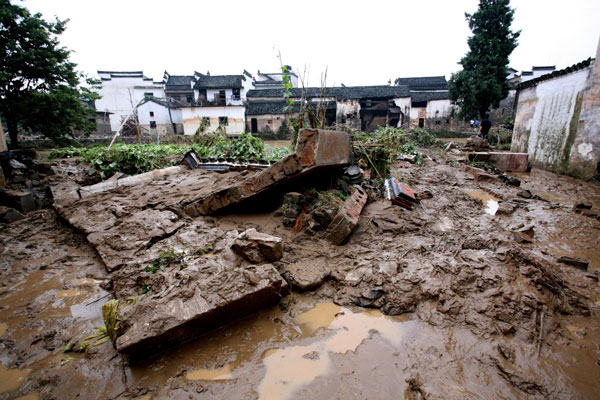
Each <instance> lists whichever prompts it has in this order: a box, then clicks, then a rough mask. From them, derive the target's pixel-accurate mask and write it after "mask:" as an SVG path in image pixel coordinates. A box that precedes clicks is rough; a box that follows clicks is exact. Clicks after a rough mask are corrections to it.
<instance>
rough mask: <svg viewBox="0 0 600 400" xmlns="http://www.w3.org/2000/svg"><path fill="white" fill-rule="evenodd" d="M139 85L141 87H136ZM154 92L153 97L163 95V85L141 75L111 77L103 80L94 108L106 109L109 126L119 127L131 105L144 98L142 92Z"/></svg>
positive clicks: (129, 111) (112, 127) (131, 107)
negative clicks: (108, 114) (108, 113)
mask: <svg viewBox="0 0 600 400" xmlns="http://www.w3.org/2000/svg"><path fill="white" fill-rule="evenodd" d="M136 86H140V87H143V88H136ZM146 92H148V93H150V92H152V93H154V96H155V97H164V96H165V91H164V85H163V84H158V83H154V82H152V81H147V80H144V79H143V78H141V77H131V78H129V77H127V78H111V79H110V80H103V81H102V86H101V88H100V89H99V90H98V93H99V94H100V96H102V98H100V99H98V100H96V102H95V104H96V110H98V111H108V112H110V113H112V114H110V116H109V118H110V127H111V129H112V130H113V131H116V130H117V129H118V128H119V125H120V124H121V122H122V120H123V119H124V118H126V117H127V115H129V114H130V113H131V110H132V109H133V106H135V105H136V104H137V103H138V102H139V101H140V100H142V99H143V98H144V93H146Z"/></svg>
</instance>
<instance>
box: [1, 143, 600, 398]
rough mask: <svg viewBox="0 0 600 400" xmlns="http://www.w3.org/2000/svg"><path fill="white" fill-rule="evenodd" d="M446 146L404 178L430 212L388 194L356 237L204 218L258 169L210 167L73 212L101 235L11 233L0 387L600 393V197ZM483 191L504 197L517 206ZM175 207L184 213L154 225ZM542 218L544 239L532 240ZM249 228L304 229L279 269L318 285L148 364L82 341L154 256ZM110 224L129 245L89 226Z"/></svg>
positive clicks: (57, 226) (284, 234)
mask: <svg viewBox="0 0 600 400" xmlns="http://www.w3.org/2000/svg"><path fill="white" fill-rule="evenodd" d="M430 157H431V158H432V159H433V160H429V161H426V163H425V164H424V165H423V166H410V167H407V168H402V169H394V170H393V173H394V174H395V175H396V176H397V177H398V178H399V179H400V180H402V181H405V182H407V183H408V184H410V185H411V186H412V187H413V188H414V189H415V190H416V191H417V192H421V193H423V192H424V191H429V193H430V194H431V195H432V196H431V198H427V199H424V200H422V201H421V205H420V206H419V207H416V208H415V209H414V210H412V211H405V210H404V209H402V208H400V207H397V206H393V205H391V204H390V203H389V202H387V201H386V200H379V201H376V202H374V203H370V204H368V205H367V206H366V207H365V209H364V210H363V212H362V215H361V219H360V222H359V227H358V229H357V231H356V232H355V233H354V235H353V236H352V237H351V238H350V240H349V242H348V243H347V244H346V245H344V246H333V245H331V244H329V243H328V242H327V241H325V240H323V239H321V238H319V237H318V236H317V237H312V236H307V235H306V234H304V233H297V234H294V232H293V231H292V230H291V229H289V228H286V227H284V226H283V224H282V219H281V217H276V216H274V214H273V213H272V212H271V213H263V214H253V213H247V214H230V215H222V216H215V217H198V218H195V219H193V220H191V219H189V218H187V217H186V216H185V215H184V214H183V213H181V212H180V208H179V202H180V201H181V200H182V199H186V198H187V197H189V196H192V195H193V196H199V195H202V194H203V193H206V191H208V190H210V189H211V188H212V187H213V186H214V185H215V184H216V183H215V182H218V183H217V184H227V183H230V182H232V181H235V180H236V179H238V177H237V176H236V175H235V174H227V175H217V174H213V173H206V172H202V171H199V172H196V171H194V172H193V173H192V174H189V175H187V176H179V177H176V178H169V179H165V180H161V181H157V182H152V183H151V184H149V185H145V186H144V187H142V188H139V187H138V188H136V187H133V188H122V189H119V190H117V191H116V192H110V193H105V194H101V195H99V196H98V197H94V198H90V199H89V200H87V202H88V205H87V206H82V207H80V208H79V209H73V210H72V212H71V214H69V215H67V214H64V213H63V214H64V215H66V217H65V218H67V219H69V218H71V219H73V218H72V216H75V217H76V218H80V219H81V220H82V221H83V222H82V226H83V224H85V225H86V226H87V227H88V228H87V230H86V229H81V231H83V232H84V233H83V234H82V233H77V232H75V231H74V230H73V229H72V228H71V227H70V226H67V224H66V223H65V221H64V220H62V219H61V218H59V217H58V216H57V214H56V213H55V212H54V211H52V210H42V211H37V212H34V213H30V214H28V215H27V218H26V219H25V220H22V221H18V222H16V223H13V224H10V225H4V226H2V229H1V233H0V273H1V277H2V279H1V280H0V361H1V366H0V382H2V383H1V384H0V399H12V398H20V396H28V397H26V398H28V399H35V398H40V399H70V398H102V399H138V398H145V399H150V398H153V399H162V398H173V399H179V398H202V399H204V398H206V399H221V398H240V399H255V398H261V399H281V398H292V399H294V398H407V399H419V398H444V399H448V398H450V399H464V398H473V399H475V398H515V399H521V398H532V399H538V398H539V399H542V398H544V399H545V398H555V399H559V398H582V399H588V398H589V399H593V398H596V396H597V393H599V392H600V379H598V378H600V366H599V365H598V360H599V357H600V354H599V351H600V332H599V329H600V323H599V322H598V316H599V306H600V296H599V287H598V279H597V274H596V271H600V259H599V254H600V241H599V240H598V237H599V232H600V221H598V220H595V219H592V218H589V217H586V216H584V215H580V214H576V213H574V212H573V211H572V206H573V204H574V203H575V202H577V201H582V200H585V201H587V202H592V203H593V206H594V207H598V206H599V204H600V189H599V188H598V187H597V186H593V185H590V184H586V183H583V182H579V181H576V180H573V179H570V178H566V177H562V176H558V175H555V174H551V173H548V172H544V171H538V170H533V171H532V172H531V173H530V174H516V176H518V178H519V179H521V181H522V184H521V187H520V188H515V187H511V186H506V185H504V184H503V183H502V182H500V181H485V182H480V183H476V182H474V181H473V179H472V178H471V177H470V176H469V175H468V174H465V173H463V172H461V171H460V170H459V169H458V168H456V167H453V166H451V165H449V164H447V163H446V161H445V156H444V155H443V154H440V153H437V152H432V153H431V154H430ZM59 175H60V174H59ZM523 189H528V190H530V192H531V193H532V194H534V195H537V196H538V197H535V196H534V197H533V198H523V197H520V196H519V195H518V193H519V192H520V191H521V190H523ZM467 192H470V193H471V194H473V193H477V196H478V197H479V198H481V197H484V198H486V199H487V198H488V197H487V196H489V198H490V199H491V198H493V199H497V201H498V203H499V208H498V212H496V213H495V215H490V214H489V213H486V212H485V210H484V206H483V205H482V203H481V201H480V200H477V199H474V198H473V197H472V196H471V195H469V194H467ZM427 197H429V196H427ZM507 206H508V207H507ZM84 207H89V208H90V209H91V210H92V211H89V210H88V211H87V212H86V213H84V212H83V210H84ZM502 210H504V211H502ZM501 211H502V212H501ZM155 212H156V213H161V215H162V214H163V213H164V214H168V217H169V218H162V219H161V221H163V222H164V223H163V224H162V225H161V224H156V223H153V221H154V219H153V218H152V217H151V216H148V214H152V213H155ZM135 215H138V216H142V217H143V216H147V218H145V217H144V218H140V219H133V218H132V216H135ZM128 221H131V222H128ZM154 222H156V221H154ZM163 225H164V226H163ZM178 225H180V226H179V227H177V226H178ZM174 227H175V228H174ZM523 227H533V232H534V234H533V237H532V242H531V243H518V242H516V241H515V236H514V233H513V231H517V230H520V229H522V228H523ZM248 228H256V229H257V230H258V231H260V232H264V233H267V234H271V235H275V236H278V237H281V238H283V239H284V243H285V244H284V255H283V258H282V259H281V260H280V261H278V262H274V263H273V264H274V265H275V267H276V268H277V269H278V271H279V272H280V273H281V274H282V276H283V277H284V278H286V280H287V281H288V282H289V283H290V284H291V285H292V288H294V282H295V281H301V280H302V281H303V282H305V281H306V280H309V281H310V280H314V285H313V287H317V289H316V290H313V291H308V292H298V291H297V290H296V289H294V291H293V292H292V294H290V295H288V296H287V297H284V298H283V299H282V300H281V303H280V304H279V305H276V306H273V307H269V308H266V309H264V310H262V311H260V312H258V313H256V314H254V315H251V316H249V317H247V318H244V319H242V320H240V321H237V322H233V323H231V324H229V325H227V326H224V327H222V328H219V329H216V330H214V331H212V332H209V333H206V334H204V335H203V336H201V337H199V338H198V339H195V340H192V341H190V342H187V343H183V344H182V345H180V346H177V347H174V348H172V349H170V350H167V351H166V352H163V353H161V354H159V355H156V356H154V357H152V358H150V359H148V360H145V361H143V362H141V363H138V364H134V365H128V364H127V362H126V360H125V359H124V358H123V357H122V356H121V355H120V354H119V353H118V352H116V351H115V350H114V349H113V347H112V345H111V344H110V343H105V344H103V345H100V346H98V347H94V348H91V349H90V350H89V352H88V353H87V354H73V353H68V354H65V353H63V352H62V350H63V348H64V347H65V345H66V344H67V343H68V342H69V341H71V340H73V339H75V338H77V339H80V338H82V337H84V336H87V335H89V334H91V333H93V332H94V329H95V328H96V327H99V326H102V325H103V322H102V317H101V311H100V307H101V305H102V303H104V302H105V301H106V300H108V299H109V298H111V297H110V294H109V293H108V292H106V291H105V290H103V289H101V288H100V284H102V286H103V287H110V286H111V285H110V283H112V286H113V291H115V292H116V294H117V295H122V296H125V295H130V294H137V295H139V294H140V293H141V292H140V290H141V288H140V287H139V286H138V285H137V283H136V282H135V279H134V280H128V278H127V277H128V276H131V275H135V273H136V272H135V271H137V270H136V269H135V268H137V267H134V266H133V265H134V264H135V263H139V262H140V261H141V262H142V263H149V262H151V260H152V259H153V258H155V257H156V256H157V255H158V254H160V253H161V252H163V251H165V250H166V249H169V248H170V247H174V248H176V249H177V250H178V251H180V250H181V251H184V249H186V247H185V246H186V245H187V246H194V247H193V249H194V251H196V250H197V248H207V246H208V245H210V244H213V243H214V244H215V245H216V247H217V248H218V247H219V244H218V243H219V241H224V240H225V238H226V236H227V232H231V231H238V232H241V231H244V230H246V229H248ZM172 230H175V231H176V232H175V233H173V234H172V235H171V234H170V233H171V232H172ZM107 232H108V234H109V236H110V235H117V234H118V235H121V238H122V240H121V241H119V242H117V241H113V242H111V241H110V240H100V239H99V240H98V241H96V240H94V236H92V238H91V239H90V238H89V236H90V235H94V234H96V235H97V236H98V237H99V238H102V237H104V236H103V235H106V234H107ZM123 235H124V236H123ZM86 236H88V239H86ZM90 243H91V244H90ZM93 245H95V246H93ZM103 246H104V247H103ZM563 255H568V256H571V257H578V258H583V259H586V260H589V261H590V266H589V270H588V272H584V271H581V270H579V269H576V268H573V267H571V266H569V265H565V264H560V263H558V262H557V261H556V260H557V259H558V258H559V257H560V256H563ZM203 256H204V257H207V258H210V257H213V256H212V255H211V254H210V253H209V254H205V255H203ZM307 265H308V266H311V268H306V266H307ZM107 267H108V268H109V269H112V270H115V272H112V273H109V272H107ZM138 270H139V268H138ZM307 270H308V271H307ZM309 272H310V273H309ZM160 275H161V274H160V273H159V274H156V276H155V277H154V278H153V279H158V277H159V276H160ZM165 279H167V278H165ZM156 285H157V287H159V286H160V285H164V286H165V287H167V286H168V282H166V281H165V282H157V283H156ZM160 290H162V289H160ZM160 290H159V289H157V291H159V292H160ZM69 357H70V358H69ZM61 364H62V365H61Z"/></svg>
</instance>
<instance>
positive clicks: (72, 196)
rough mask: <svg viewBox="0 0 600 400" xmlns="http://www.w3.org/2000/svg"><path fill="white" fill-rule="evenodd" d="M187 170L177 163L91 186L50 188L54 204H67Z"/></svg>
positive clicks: (112, 178) (110, 179)
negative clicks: (69, 188)
mask: <svg viewBox="0 0 600 400" xmlns="http://www.w3.org/2000/svg"><path fill="white" fill-rule="evenodd" d="M186 170H188V169H187V167H184V166H181V165H178V166H174V167H168V168H162V169H157V170H154V171H150V172H145V173H143V174H139V175H132V176H127V177H125V178H118V177H117V178H116V179H115V176H113V177H111V178H109V179H107V180H105V181H103V182H100V183H97V184H95V185H91V186H85V187H79V186H76V187H74V188H72V189H71V190H69V191H65V190H64V189H63V188H60V189H62V190H61V191H58V190H52V193H53V196H54V202H55V205H56V206H68V205H70V204H72V203H74V202H76V201H77V200H79V199H83V198H87V197H90V196H93V195H95V194H98V193H103V192H107V191H110V190H115V189H118V188H124V187H128V186H137V185H142V184H144V183H146V182H151V181H156V180H158V179H161V178H164V177H167V176H170V175H175V174H180V173H181V172H183V171H186Z"/></svg>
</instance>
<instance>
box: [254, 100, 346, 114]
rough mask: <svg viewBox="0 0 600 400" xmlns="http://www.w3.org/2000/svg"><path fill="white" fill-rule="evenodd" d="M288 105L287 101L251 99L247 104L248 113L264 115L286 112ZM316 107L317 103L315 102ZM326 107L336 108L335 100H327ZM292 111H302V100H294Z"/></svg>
mask: <svg viewBox="0 0 600 400" xmlns="http://www.w3.org/2000/svg"><path fill="white" fill-rule="evenodd" d="M285 106H286V102H285V101H251V102H248V104H247V106H246V115H263V114H285V111H283V109H284V108H285ZM315 107H316V104H315ZM325 107H326V108H327V109H328V110H330V109H331V110H335V108H336V104H335V101H327V102H325ZM291 111H292V112H299V111H300V102H298V101H296V102H294V105H293V107H292V110H291Z"/></svg>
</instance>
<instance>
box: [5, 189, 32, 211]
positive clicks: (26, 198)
mask: <svg viewBox="0 0 600 400" xmlns="http://www.w3.org/2000/svg"><path fill="white" fill-rule="evenodd" d="M0 205H3V206H6V207H11V208H15V209H17V210H19V211H21V212H22V213H28V212H30V211H34V210H37V205H36V202H35V196H34V195H33V193H31V192H27V191H21V190H3V191H0Z"/></svg>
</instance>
